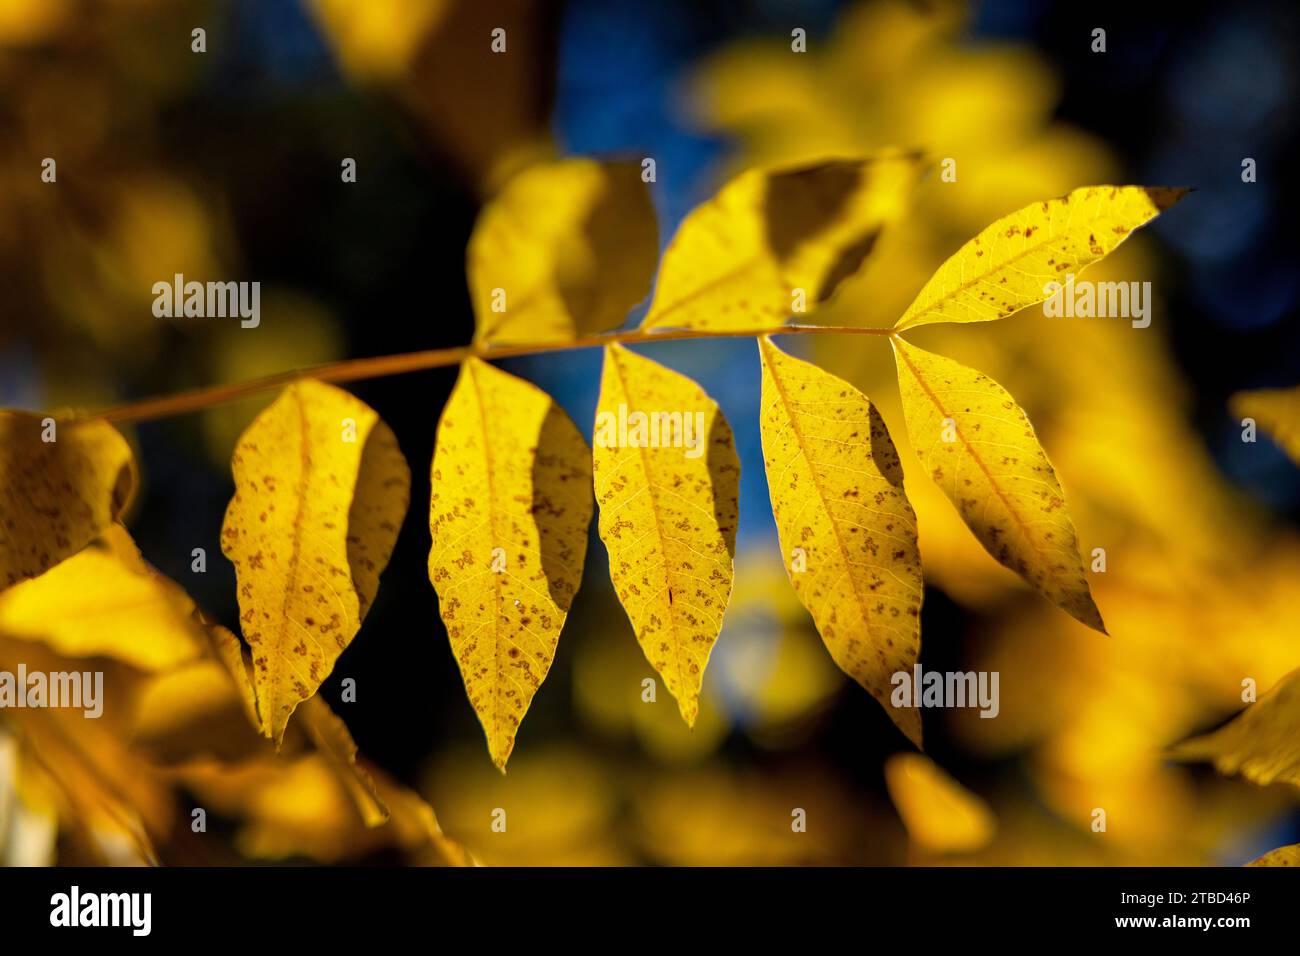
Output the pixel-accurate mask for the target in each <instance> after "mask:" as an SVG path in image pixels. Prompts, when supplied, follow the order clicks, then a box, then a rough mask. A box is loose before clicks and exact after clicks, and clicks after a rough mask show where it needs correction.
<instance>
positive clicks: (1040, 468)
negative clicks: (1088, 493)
mask: <svg viewBox="0 0 1300 956" xmlns="http://www.w3.org/2000/svg"><path fill="white" fill-rule="evenodd" d="M892 341H893V343H894V356H895V358H896V359H897V364H898V381H899V388H900V390H901V392H902V397H903V414H904V416H905V417H906V419H907V431H908V433H909V435H910V436H911V439H912V447H913V448H915V449H916V454H917V457H918V458H920V460H921V464H922V466H924V468H925V470H926V473H927V474H929V476H930V477H931V478H933V479H934V481H935V483H936V484H938V486H939V487H940V488H941V489H943V492H944V494H946V495H947V496H948V498H949V499H951V501H952V503H953V504H954V505H956V506H957V511H958V513H959V514H960V515H961V517H962V520H963V521H965V522H966V525H967V527H969V528H970V529H971V531H973V532H974V533H975V537H976V538H978V539H979V542H980V544H982V545H983V546H984V548H985V550H986V551H988V553H989V554H991V555H993V557H994V558H996V559H997V560H998V562H999V563H1000V564H1002V565H1004V566H1005V567H1008V568H1010V569H1011V570H1012V571H1015V572H1016V573H1017V574H1019V575H1020V576H1021V577H1023V578H1024V579H1025V580H1026V581H1028V582H1029V583H1030V584H1031V585H1033V586H1034V588H1036V589H1037V590H1038V591H1039V592H1040V593H1042V594H1043V595H1044V596H1045V597H1046V598H1047V599H1048V600H1050V601H1052V602H1053V603H1054V604H1056V605H1058V606H1059V607H1061V608H1062V609H1063V610H1065V611H1066V612H1067V613H1069V614H1070V615H1071V616H1073V617H1074V618H1076V619H1078V620H1079V621H1081V622H1083V623H1084V624H1086V625H1088V626H1089V627H1091V628H1095V629H1096V630H1098V631H1102V632H1105V629H1106V628H1105V625H1104V624H1102V620H1101V613H1100V612H1099V611H1098V610H1097V605H1096V604H1094V603H1093V600H1092V593H1091V591H1089V589H1088V581H1087V578H1086V577H1085V576H1084V570H1083V564H1082V562H1081V561H1080V559H1079V545H1078V539H1077V536H1076V534H1075V531H1074V523H1073V522H1072V521H1071V520H1070V515H1069V512H1068V511H1067V510H1066V506H1065V493H1064V492H1063V491H1062V490H1061V484H1060V482H1059V481H1057V478H1056V472H1055V471H1054V470H1053V469H1052V465H1051V462H1049V461H1048V460H1047V455H1046V453H1045V452H1044V451H1043V449H1042V446H1041V445H1039V443H1038V438H1037V437H1036V436H1035V435H1034V429H1033V426H1032V425H1030V424H1029V419H1028V418H1026V417H1025V413H1024V411H1023V410H1022V409H1021V408H1020V406H1019V405H1017V404H1016V402H1015V400H1014V399H1013V398H1012V397H1011V396H1010V395H1009V394H1008V393H1007V391H1006V389H1004V388H1003V387H1002V386H1001V385H999V384H998V383H997V382H995V381H993V379H991V378H989V377H988V376H987V375H982V374H980V373H979V372H977V371H975V370H974V369H969V368H966V367H965V366H963V365H959V364H958V363H957V362H954V361H953V360H952V359H949V358H945V357H943V356H941V355H935V354H933V353H932V352H926V351H923V350H922V349H919V348H916V347H915V346H913V345H909V344H908V343H907V342H905V341H903V340H902V339H900V338H897V337H895V338H894V339H893V340H892Z"/></svg>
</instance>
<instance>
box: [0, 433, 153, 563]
mask: <svg viewBox="0 0 1300 956" xmlns="http://www.w3.org/2000/svg"><path fill="white" fill-rule="evenodd" d="M136 480H137V479H136V470H135V459H134V458H133V457H132V455H131V449H130V447H129V446H128V445H127V443H126V439H124V438H123V437H122V436H121V435H120V434H119V433H118V432H117V430H116V429H114V428H113V427H112V426H111V425H109V424H108V423H106V422H102V421H98V420H92V421H63V422H51V423H50V424H48V425H47V424H46V420H45V419H44V418H43V417H42V416H40V415H32V414H28V413H26V412H10V411H4V412H0V588H3V587H8V586H9V585H11V584H16V583H18V582H19V581H23V580H26V579H27V578H34V577H36V576H37V575H40V574H43V573H44V572H45V571H47V570H49V569H50V568H51V567H53V566H54V565H56V564H58V563H59V562H60V561H62V560H63V559H64V558H66V557H68V556H69V555H71V554H76V553H77V552H78V551H80V550H81V549H82V548H84V547H85V546H86V545H87V544H89V543H90V542H91V541H92V540H94V539H95V538H96V537H98V536H99V533H100V532H101V531H103V529H104V528H106V527H107V526H108V525H109V524H110V523H111V522H112V521H114V520H115V519H116V518H117V517H118V516H119V515H121V514H122V512H123V511H124V510H125V509H126V507H127V505H128V504H129V503H130V501H131V497H132V495H133V494H134V493H135V486H136Z"/></svg>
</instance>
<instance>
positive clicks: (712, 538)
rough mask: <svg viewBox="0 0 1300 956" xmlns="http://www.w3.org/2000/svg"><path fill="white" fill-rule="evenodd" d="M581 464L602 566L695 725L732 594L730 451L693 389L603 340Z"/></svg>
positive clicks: (708, 403)
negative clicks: (591, 485)
mask: <svg viewBox="0 0 1300 956" xmlns="http://www.w3.org/2000/svg"><path fill="white" fill-rule="evenodd" d="M594 436H595V437H594V439H593V442H592V444H593V446H594V447H593V454H592V471H593V475H594V480H595V484H596V501H597V503H598V504H599V506H600V521H599V528H600V537H601V540H602V541H604V542H605V547H606V549H607V550H608V551H609V573H610V577H611V579H612V580H613V582H614V589H615V590H616V591H617V592H618V599H619V601H620V602H621V603H622V605H623V609H624V610H625V611H626V612H627V616H628V619H629V620H630V621H631V622H632V630H633V631H634V632H635V633H636V639H637V642H638V643H639V644H640V645H641V650H642V651H643V652H644V653H645V656H646V660H648V661H649V662H650V664H651V665H652V666H653V667H654V669H655V670H656V671H658V672H659V674H660V676H661V677H662V678H663V681H664V685H665V686H666V687H667V688H668V692H669V693H670V694H672V695H673V697H674V698H675V699H676V700H677V709H678V710H679V711H680V712H681V715H682V719H683V720H685V721H686V723H687V724H688V725H690V726H694V724H695V718H696V716H697V715H698V714H699V707H700V704H699V696H700V685H701V682H702V681H703V680H704V669H705V667H706V666H707V664H708V662H709V654H710V652H711V651H712V650H713V644H714V642H715V641H716V640H717V639H718V633H719V632H720V631H721V630H722V616H723V613H724V612H725V611H726V609H727V601H728V600H729V598H730V596H731V583H732V577H733V558H734V557H735V553H736V525H737V521H738V503H739V488H740V461H739V459H738V458H737V457H736V452H735V448H734V447H733V443H732V435H731V426H730V425H729V424H727V420H726V418H725V417H724V416H723V414H722V411H721V409H719V408H718V405H717V403H716V402H714V401H713V399H711V398H710V397H709V396H708V395H707V394H706V393H705V392H704V390H703V389H702V388H700V387H699V386H698V385H697V384H695V382H693V381H691V380H690V379H689V378H687V377H685V376H684V375H679V374H678V373H677V372H674V371H672V370H670V369H667V368H664V367H663V366H662V365H659V364H658V363H657V362H653V361H651V360H650V359H648V358H645V357H643V356H640V355H637V354H636V353H635V352H632V351H630V350H628V349H625V348H623V347H622V346H620V345H608V346H606V347H605V366H604V371H603V373H602V375H601V383H600V398H599V400H598V402H597V405H596V427H595V432H594Z"/></svg>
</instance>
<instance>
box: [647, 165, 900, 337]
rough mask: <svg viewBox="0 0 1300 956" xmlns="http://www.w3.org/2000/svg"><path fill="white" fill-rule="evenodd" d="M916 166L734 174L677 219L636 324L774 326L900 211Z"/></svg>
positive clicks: (805, 304)
mask: <svg viewBox="0 0 1300 956" xmlns="http://www.w3.org/2000/svg"><path fill="white" fill-rule="evenodd" d="M918 169H919V158H918V157H917V156H916V155H915V154H911V153H894V154H891V153H882V154H880V155H878V156H876V157H873V158H870V159H855V160H849V159H834V160H825V161H821V162H815V163H805V164H802V165H795V166H784V167H777V168H766V169H754V170H750V171H748V172H745V173H742V174H741V175H739V176H737V177H736V178H735V179H733V180H731V181H730V182H728V183H726V184H725V185H724V186H723V187H722V189H721V190H719V192H718V194H717V195H716V196H714V197H713V198H712V199H710V200H709V201H708V202H705V203H703V204H702V205H700V206H699V207H697V208H696V209H694V210H693V211H692V212H691V213H690V214H689V215H688V216H687V217H686V218H685V219H684V220H683V221H682V224H681V226H680V227H679V228H678V230H677V234H676V235H675V236H674V237H673V240H672V242H671V243H670V244H669V246H668V248H667V250H666V251H665V252H664V257H663V262H662V264H661V265H660V269H659V280H658V284H657V286H656V288H655V295H654V300H653V301H652V303H651V305H650V312H649V314H647V316H646V319H645V322H644V323H642V327H643V328H647V329H650V328H690V329H760V328H762V329H765V328H773V329H774V328H777V327H779V326H781V325H783V324H784V323H785V320H786V319H787V318H788V317H789V316H790V315H792V314H794V313H796V312H802V311H805V310H811V309H813V308H814V307H815V306H816V305H818V304H819V303H822V302H825V301H827V300H828V299H830V298H831V296H832V295H833V294H834V293H835V290H836V289H838V288H839V286H840V284H841V283H843V282H844V280H845V279H847V278H848V277H849V276H851V275H853V274H854V273H855V272H856V271H857V270H858V268H859V267H860V266H861V265H862V262H863V260H864V259H865V258H866V257H867V256H868V255H869V254H870V252H871V249H872V247H873V246H874V245H875V242H876V239H877V237H878V236H879V235H880V232H881V230H882V229H884V228H885V226H886V225H888V224H889V223H890V222H891V221H893V220H894V219H896V218H897V217H898V216H900V215H901V214H902V213H903V210H904V208H905V205H906V199H907V193H908V191H909V190H910V189H911V186H912V183H913V182H914V181H915V178H916V176H917V172H918ZM800 299H802V301H800Z"/></svg>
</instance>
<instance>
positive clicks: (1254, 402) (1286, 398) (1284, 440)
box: [1229, 386, 1300, 464]
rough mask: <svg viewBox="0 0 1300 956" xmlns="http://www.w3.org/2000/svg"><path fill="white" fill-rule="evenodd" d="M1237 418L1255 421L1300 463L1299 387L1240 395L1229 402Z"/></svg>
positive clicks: (1264, 390) (1270, 389)
mask: <svg viewBox="0 0 1300 956" xmlns="http://www.w3.org/2000/svg"><path fill="white" fill-rule="evenodd" d="M1229 407H1231V409H1232V413H1233V414H1234V415H1236V416H1237V417H1238V418H1253V419H1255V422H1256V424H1258V425H1259V427H1260V428H1262V429H1264V431H1266V432H1268V434H1269V435H1270V436H1271V437H1272V438H1273V439H1274V440H1275V441H1276V442H1277V443H1278V444H1279V445H1280V446H1281V447H1282V449H1283V450H1284V451H1285V452H1286V453H1287V454H1288V455H1290V456H1291V459H1292V461H1294V462H1295V463H1296V464H1300V386H1296V387H1294V388H1267V389H1260V390H1258V391H1254V392H1238V393H1237V394H1236V395H1233V396H1232V398H1231V399H1230V400H1229Z"/></svg>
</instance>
